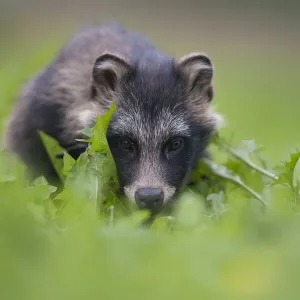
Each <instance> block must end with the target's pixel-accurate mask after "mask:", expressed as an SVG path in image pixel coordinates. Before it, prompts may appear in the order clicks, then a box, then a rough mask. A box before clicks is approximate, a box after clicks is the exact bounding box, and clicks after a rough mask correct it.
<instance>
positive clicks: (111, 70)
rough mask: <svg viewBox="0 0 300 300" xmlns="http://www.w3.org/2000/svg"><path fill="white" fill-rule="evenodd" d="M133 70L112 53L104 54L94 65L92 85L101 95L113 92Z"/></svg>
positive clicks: (123, 59)
mask: <svg viewBox="0 0 300 300" xmlns="http://www.w3.org/2000/svg"><path fill="white" fill-rule="evenodd" d="M131 70H133V66H132V65H130V63H129V62H128V61H127V60H126V59H125V58H122V57H121V56H119V55H117V54H113V53H104V54H102V55H101V56H100V57H98V58H97V59H96V61H95V63H94V68H93V79H94V85H95V86H96V88H97V89H100V90H101V91H102V92H103V93H104V92H107V91H111V92H114V91H115V90H116V87H117V85H118V83H119V82H120V81H121V79H122V78H123V77H124V76H125V75H126V74H128V73H129V72H130V71H131Z"/></svg>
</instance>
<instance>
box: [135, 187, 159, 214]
mask: <svg viewBox="0 0 300 300" xmlns="http://www.w3.org/2000/svg"><path fill="white" fill-rule="evenodd" d="M135 201H136V204H137V205H138V207H139V208H147V209H157V208H160V207H161V206H162V205H163V202H164V193H163V191H162V190H161V189H158V188H141V189H138V190H137V191H136V193H135Z"/></svg>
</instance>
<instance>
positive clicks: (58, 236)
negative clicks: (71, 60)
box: [0, 58, 300, 300]
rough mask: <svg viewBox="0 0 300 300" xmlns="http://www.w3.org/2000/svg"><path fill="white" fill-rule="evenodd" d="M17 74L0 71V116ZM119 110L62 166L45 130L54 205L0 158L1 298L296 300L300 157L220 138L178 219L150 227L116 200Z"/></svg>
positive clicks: (41, 188) (39, 184)
mask: <svg viewBox="0 0 300 300" xmlns="http://www.w3.org/2000/svg"><path fill="white" fill-rule="evenodd" d="M35 61H36V62H37V63H36V64H34V63H33V62H32V61H31V62H30V63H28V65H29V66H30V68H32V69H30V71H31V70H33V69H34V67H32V66H34V65H35V66H36V67H37V66H39V65H40V64H41V62H40V61H39V59H38V58H35ZM16 65H18V64H16ZM24 70H26V72H25V71H24V72H25V73H29V71H28V69H27V68H24ZM14 72H15V69H13V68H12V67H10V68H4V69H3V72H2V71H1V72H0V77H1V80H2V81H1V86H2V87H3V89H2V90H1V93H2V94H1V98H2V99H7V101H6V102H5V101H3V102H2V103H1V104H0V105H2V106H3V107H1V116H2V117H3V118H5V117H6V115H7V112H8V109H9V107H10V105H9V100H10V99H11V98H12V97H13V95H14V94H15V93H16V91H17V89H18V87H19V80H18V79H17V78H16V76H14V75H15V74H16V73H14ZM21 77H23V75H22V76H21V75H20V78H21ZM4 87H5V88H4ZM114 108H115V107H114V106H113V107H112V108H111V110H110V111H109V112H108V113H107V114H106V115H105V116H104V117H103V118H99V119H98V120H97V123H96V126H95V127H94V128H93V129H92V130H87V131H85V133H86V134H87V135H88V136H89V137H90V139H89V142H90V147H89V148H88V150H87V152H86V153H84V154H83V155H82V156H81V157H80V158H79V159H78V160H77V161H76V162H75V161H74V160H73V159H72V158H71V157H70V156H68V155H67V154H64V156H63V160H59V159H57V158H56V154H57V152H59V151H60V149H58V148H59V147H58V146H57V144H56V142H55V141H54V140H52V139H51V138H50V137H48V136H47V135H45V134H43V133H41V135H42V136H43V140H44V143H45V145H46V146H47V149H48V150H49V153H50V155H51V157H52V158H53V161H54V163H55V166H56V168H57V170H59V172H60V175H61V178H63V179H64V180H65V182H66V189H65V190H64V191H63V192H62V193H61V194H59V195H57V196H56V197H55V199H53V200H52V199H51V198H50V195H51V194H52V193H53V192H54V191H55V188H54V187H51V186H49V185H47V184H46V182H45V180H43V178H40V179H38V180H37V181H36V182H35V183H34V185H33V186H27V183H26V177H25V172H24V166H23V165H21V164H20V163H19V162H14V163H12V162H13V160H12V159H9V157H8V155H7V154H6V153H1V157H0V186H1V200H0V245H1V246H0V276H1V283H0V291H1V299H9V300H10V299H22V300H23V299H24V300H26V299H30V300H35V299H39V300H40V299H56V300H58V299H64V300H65V299H72V300H73V299H133V300H134V299H141V298H142V299H151V300H152V299H174V300H176V299H280V300H281V299H298V298H299V296H298V295H299V292H300V291H299V289H300V287H299V284H298V277H299V275H300V255H299V247H300V239H299V237H300V235H299V230H300V219H299V200H300V199H299V197H300V196H299V191H300V160H299V159H300V152H298V151H294V152H293V153H292V154H291V155H290V156H289V157H288V158H287V159H286V161H285V162H279V163H277V164H270V163H269V162H268V161H267V160H266V158H265V157H264V155H263V153H264V152H263V149H262V147H260V146H258V145H256V143H255V142H254V141H253V140H246V141H243V142H241V143H240V145H239V146H232V145H231V144H230V143H228V142H227V141H226V139H225V140H224V137H223V135H222V134H221V136H216V137H215V139H214V140H213V142H212V145H211V151H212V153H213V155H214V156H213V157H214V160H213V162H208V161H203V162H199V167H198V169H197V170H196V171H195V172H194V173H193V174H192V176H193V179H194V182H195V184H194V186H191V187H189V188H186V189H185V191H184V192H183V193H182V195H181V197H180V198H179V199H178V203H177V205H176V207H175V211H174V213H172V215H170V214H164V215H161V216H159V217H158V218H157V219H156V220H155V221H154V223H153V224H152V225H151V226H150V227H149V228H148V227H145V226H142V225H141V224H142V223H143V222H144V221H145V220H146V219H147V217H148V213H147V212H144V211H136V210H135V209H134V207H129V205H127V204H128V203H126V201H124V199H118V197H117V195H116V190H117V187H118V182H117V177H116V173H115V166H114V163H113V159H112V156H111V153H110V151H109V148H108V146H107V142H106V138H105V131H106V128H107V124H108V122H109V118H110V116H111V114H112V113H113V110H114ZM203 175H206V176H208V179H207V180H203V179H202V178H203Z"/></svg>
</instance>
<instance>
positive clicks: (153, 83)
mask: <svg viewBox="0 0 300 300" xmlns="http://www.w3.org/2000/svg"><path fill="white" fill-rule="evenodd" d="M212 79H213V67H212V63H211V60H210V59H209V58H208V57H207V56H206V55H204V54H199V53H194V54H190V55H187V56H184V57H183V58H181V59H180V60H178V61H177V60H176V59H175V58H173V57H170V56H167V55H165V54H163V53H161V52H160V51H159V50H158V49H157V48H156V47H155V46H154V45H153V44H152V43H151V42H149V41H148V40H147V39H145V38H144V37H142V36H141V35H139V34H137V33H134V32H130V31H127V30H126V29H124V28H123V27H121V26H120V25H115V24H109V25H106V26H102V27H99V28H91V29H86V30H84V31H82V32H80V33H78V34H77V35H75V36H74V38H72V39H71V40H70V41H69V43H68V44H67V45H66V46H65V47H64V48H63V49H62V51H61V52H60V53H59V54H58V55H57V57H56V58H55V59H54V60H53V61H52V62H51V63H50V64H49V65H48V66H47V67H46V68H45V69H43V70H42V71H41V72H40V73H39V74H37V75H36V76H35V77H34V78H32V79H31V80H30V81H29V83H27V84H26V85H25V86H24V88H23V89H22V91H21V94H20V97H19V101H18V102H17V104H16V107H15V110H14V113H13V114H12V116H11V118H10V121H9V124H8V128H7V131H6V138H5V144H6V147H7V149H8V150H10V151H12V152H14V153H16V154H18V156H19V157H20V158H21V159H22V161H23V162H24V163H25V164H26V165H27V166H28V167H29V169H30V170H31V174H32V175H33V177H36V176H39V175H44V176H45V177H46V178H47V180H48V181H49V182H50V183H51V184H54V185H58V184H59V182H58V177H57V174H56V172H55V170H54V168H53V167H52V164H51V161H50V159H49V157H48V155H47V153H46V151H45V149H44V147H43V144H42V142H41V140H40V138H39V135H38V130H42V131H44V132H46V133H47V134H49V135H50V136H52V137H54V138H55V139H56V140H57V141H58V142H59V143H60V145H61V146H62V147H63V148H65V149H66V150H67V151H68V152H69V154H70V155H72V156H73V157H74V158H75V159H76V158H78V156H79V155H80V154H81V153H82V152H83V151H85V147H86V144H84V143H80V142H77V141H76V140H75V139H78V138H80V137H81V136H80V134H79V133H78V131H79V130H81V129H83V128H86V127H91V126H93V124H94V122H95V118H96V116H97V115H100V116H101V115H102V114H103V113H104V112H106V111H107V110H108V109H109V107H110V106H111V104H112V103H113V102H114V101H116V102H117V109H116V111H115V113H114V115H113V117H112V119H111V122H110V125H109V128H108V132H107V139H108V143H109V146H110V148H111V151H112V154H113V157H114V160H115V162H116V166H117V170H118V176H119V180H120V184H121V188H122V190H123V191H124V192H125V194H126V195H127V197H128V198H129V199H131V200H133V201H135V202H136V203H137V204H138V206H139V207H147V208H151V209H157V208H160V207H161V206H162V205H163V204H165V203H167V202H169V201H170V200H171V199H174V197H175V196H176V195H177V192H178V191H179V190H180V189H181V188H182V187H183V185H184V184H185V183H186V180H187V178H188V175H189V173H190V171H191V169H192V167H193V166H194V165H195V164H196V162H197V160H198V159H199V158H200V157H201V156H203V155H204V153H205V150H206V147H207V145H208V142H209V139H210V137H211V135H212V134H213V133H214V132H215V131H216V130H217V128H218V121H219V119H220V118H219V115H218V114H216V113H215V112H213V110H212V109H211V107H210V104H211V100H212V98H213V85H212Z"/></svg>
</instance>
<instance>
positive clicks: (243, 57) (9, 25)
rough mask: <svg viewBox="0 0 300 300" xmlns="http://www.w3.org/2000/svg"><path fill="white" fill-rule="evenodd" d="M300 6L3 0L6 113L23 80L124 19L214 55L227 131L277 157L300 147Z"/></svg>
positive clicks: (166, 43) (0, 79) (180, 50)
mask: <svg viewBox="0 0 300 300" xmlns="http://www.w3.org/2000/svg"><path fill="white" fill-rule="evenodd" d="M299 7H300V5H299V4H298V3H297V1H291V0H287V1H283V0H282V1H233V0H232V1H209V2H208V1H207V2H204V1H192V0H186V1H156V0H155V1H137V0H119V1H115V0H113V1H108V0H107V1H101V0H97V1H96V0H81V1H80V0H74V1H66V0H62V1H59V0H54V1H43V0H42V1H38V0H13V1H12V0H2V1H1V3H0V34H1V48H0V49H1V50H0V51H1V53H0V54H1V56H0V87H1V91H0V92H1V104H0V105H1V107H0V108H1V111H0V112H1V117H2V118H5V117H6V116H7V114H8V112H9V111H10V109H11V103H12V101H13V96H14V95H15V94H16V92H17V90H18V88H19V86H20V84H21V83H22V81H23V80H24V79H26V78H27V77H28V76H30V75H32V74H34V72H36V71H37V70H39V68H40V67H42V66H43V65H45V64H47V63H48V62H49V61H50V59H51V58H52V57H53V56H54V55H55V53H56V52H57V50H59V48H60V47H61V46H62V45H63V43H64V42H65V41H66V40H67V39H68V38H69V37H70V35H72V34H73V33H75V32H76V31H77V29H79V28H81V27H83V26H87V25H90V24H101V23H103V22H106V21H110V20H116V21H119V22H121V23H122V24H124V25H125V26H127V27H129V28H131V29H134V30H138V31H140V32H142V33H144V34H145V35H147V36H149V37H150V38H151V39H152V40H153V41H154V42H155V43H156V44H157V45H158V46H160V48H161V49H162V50H164V51H166V52H168V53H169V54H171V55H175V56H177V57H180V56H181V55H183V54H186V53H189V52H192V51H204V52H207V53H208V54H209V55H210V56H211V57H212V59H213V62H214V64H215V69H216V77H215V85H216V98H215V102H214V103H215V105H216V107H217V109H218V110H219V111H220V112H221V113H223V114H224V115H225V119H226V121H227V128H226V129H224V130H223V134H224V135H226V136H227V137H232V138H233V141H239V140H241V139H252V138H254V139H255V140H256V141H257V143H259V144H262V145H263V146H265V147H266V153H267V156H268V157H269V159H270V160H271V161H273V162H275V161H276V162H277V161H278V160H281V159H283V158H285V157H286V154H287V153H288V151H289V150H290V149H291V148H293V147H297V146H298V145H299V140H300V138H299V135H298V128H299V125H300V118H299V117H298V114H299V112H300V102H299V96H300V91H299V83H298V82H299V81H300V72H299V70H300V59H299V53H300V51H299V50H300V39H299V37H300V34H299V31H300V30H299V28H300V24H299V23H300V18H299V12H300V9H299Z"/></svg>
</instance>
